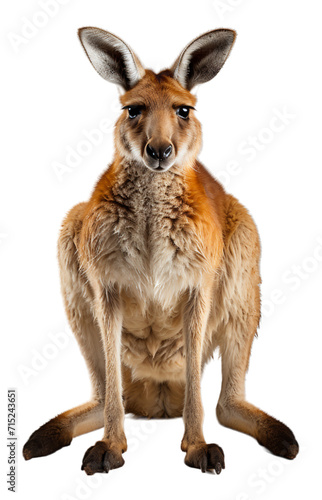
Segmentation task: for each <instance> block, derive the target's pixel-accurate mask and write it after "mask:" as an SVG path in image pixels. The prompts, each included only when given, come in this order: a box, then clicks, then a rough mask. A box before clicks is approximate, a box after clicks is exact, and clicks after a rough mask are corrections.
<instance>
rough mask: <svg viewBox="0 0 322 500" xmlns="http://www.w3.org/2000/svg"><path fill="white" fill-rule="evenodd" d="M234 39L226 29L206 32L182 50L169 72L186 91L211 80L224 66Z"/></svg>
mask: <svg viewBox="0 0 322 500" xmlns="http://www.w3.org/2000/svg"><path fill="white" fill-rule="evenodd" d="M235 38H236V32H235V31H233V30H228V29H218V30H213V31H208V32H207V33H204V34H203V35H201V36H199V37H198V38H195V40H193V41H192V42H191V43H189V45H187V47H185V48H184V49H183V51H182V52H181V54H180V56H179V57H178V59H177V60H176V61H175V63H174V65H173V66H172V68H171V70H172V72H173V76H174V78H175V79H176V80H177V81H178V82H179V83H180V84H181V85H182V86H183V87H184V88H186V89H187V90H191V89H192V88H193V87H194V86H195V85H198V84H199V83H205V82H208V81H209V80H211V79H212V78H213V77H214V76H216V74H217V73H218V71H219V70H220V69H221V68H222V66H223V65H224V62H225V61H226V59H227V57H228V55H229V53H230V51H231V48H232V46H233V44H234V41H235Z"/></svg>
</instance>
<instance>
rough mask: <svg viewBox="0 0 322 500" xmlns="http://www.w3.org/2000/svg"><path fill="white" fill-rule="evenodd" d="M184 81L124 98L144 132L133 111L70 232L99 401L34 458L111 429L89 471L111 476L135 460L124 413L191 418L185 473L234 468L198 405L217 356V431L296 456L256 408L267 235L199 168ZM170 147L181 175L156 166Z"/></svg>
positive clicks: (74, 305)
mask: <svg viewBox="0 0 322 500" xmlns="http://www.w3.org/2000/svg"><path fill="white" fill-rule="evenodd" d="M135 60H136V62H137V64H139V62H138V59H137V58H135ZM173 74H174V72H173V70H167V71H163V72H161V73H159V74H154V73H153V72H152V71H150V70H147V71H146V72H145V74H144V76H143V77H142V78H141V79H140V80H139V82H138V83H136V84H135V85H134V86H133V87H132V88H130V90H127V91H126V92H125V94H124V95H123V96H122V97H121V103H122V105H123V106H134V105H140V106H142V107H144V108H143V111H142V113H141V115H140V116H139V117H138V118H134V120H130V119H129V118H128V111H127V109H125V110H124V111H123V112H122V114H121V116H120V118H119V120H118V121H117V123H116V127H115V158H114V161H113V163H112V164H111V165H110V167H109V168H108V170H107V171H106V172H104V174H103V175H102V176H101V178H100V179H99V181H98V182H97V184H96V186H95V189H94V191H93V193H92V195H91V198H90V199H89V201H88V202H87V203H81V204H79V205H77V206H76V207H74V208H73V209H72V210H71V211H70V212H69V214H68V215H67V217H66V219H65V221H64V223H63V226H62V230H61V234H60V238H59V243H58V257H59V265H60V273H61V285H62V293H63V298H64V303H65V308H66V313H67V316H68V319H69V322H70V325H71V328H72V330H73V332H74V334H75V336H76V338H77V340H78V342H79V344H80V347H81V350H82V353H83V355H84V357H85V360H86V363H87V365H88V369H89V372H90V374H91V378H92V383H93V394H92V400H91V401H90V402H89V403H87V404H85V405H82V406H80V407H78V408H75V409H73V410H69V411H68V412H65V413H64V414H62V415H60V416H58V417H56V418H55V419H53V420H52V421H50V422H49V423H48V424H45V426H43V427H41V428H40V429H39V430H38V431H36V432H35V433H34V434H33V435H32V436H31V437H30V440H29V441H28V443H26V445H25V448H24V456H25V458H26V459H29V458H32V457H34V456H40V455H46V454H49V453H52V452H54V451H56V449H58V448H60V447H61V446H65V445H67V444H69V443H70V441H71V439H72V437H75V436H77V435H79V434H82V433H85V432H89V431H91V430H93V429H97V428H99V427H101V426H103V425H104V436H103V440H102V441H99V442H98V443H96V445H95V446H94V447H91V448H90V449H89V450H88V452H87V453H86V454H85V457H84V461H83V468H84V470H85V471H86V472H87V473H88V474H93V473H94V472H102V471H108V470H109V469H111V468H116V467H119V466H121V465H123V462H124V461H123V458H122V453H123V452H124V451H125V450H126V438H125V435H124V430H123V418H124V411H125V412H131V413H134V414H136V415H140V416H145V417H150V418H151V417H177V416H181V415H183V417H184V421H185V433H184V437H183V440H182V449H183V450H184V451H186V460H185V461H186V464H187V465H189V466H192V467H197V468H200V469H201V470H202V471H205V470H207V469H215V470H216V471H217V472H218V473H219V472H220V471H221V469H222V468H224V466H225V464H224V456H223V452H222V450H221V448H220V447H219V446H217V445H214V444H211V445H207V444H206V443H205V440H204V437H203V432H202V420H203V409H202V403H201V396H200V380H201V375H202V371H203V368H204V366H205V364H206V362H207V361H208V360H209V359H210V358H211V356H212V354H213V351H214V350H215V349H216V348H219V350H220V354H221V357H222V375H223V381H222V390H221V394H220V398H219V402H218V406H217V416H218V419H219V421H220V422H221V423H222V424H223V425H225V426H228V427H231V428H233V429H237V430H239V431H241V432H245V433H247V434H250V435H251V436H253V437H255V438H256V439H257V440H258V441H259V442H260V443H261V444H263V445H264V446H266V447H267V448H269V449H270V450H271V451H272V452H273V453H275V454H277V455H281V456H285V457H286V458H293V457H294V456H295V455H296V453H297V450H298V445H297V443H296V440H295V438H294V436H293V434H292V432H291V431H290V430H289V429H288V428H287V427H286V426H285V425H284V424H282V423H280V422H278V421H277V420H275V419H273V418H272V417H270V416H269V415H267V414H265V413H264V412H262V411H261V410H259V409H257V408H256V407H254V406H252V405H251V404H249V403H247V402H246V401H245V391H244V380H245V373H246V371H247V368H248V362H249V356H250V350H251V345H252V341H253V338H254V336H255V335H256V331H257V327H258V323H259V318H260V291H259V286H260V275H259V259H260V243H259V237H258V233H257V229H256V226H255V224H254V222H253V220H252V218H251V216H250V215H249V213H248V212H247V210H246V209H245V208H244V207H243V206H242V205H241V204H240V203H239V202H238V201H237V200H236V199H235V198H233V197H232V196H231V195H228V194H226V193H225V191H224V189H223V187H222V186H221V185H220V184H219V183H218V182H217V181H216V180H215V179H213V177H212V176H211V175H210V174H209V172H208V171H207V170H206V169H205V168H204V167H203V166H202V165H201V164H200V163H199V162H198V161H197V159H196V157H197V154H198V152H199V149H200V144H201V126H200V123H199V121H198V120H197V118H196V116H195V113H194V111H193V110H192V109H191V111H190V115H189V120H182V119H181V118H179V117H178V116H177V114H176V112H175V110H176V109H177V108H178V107H179V106H183V105H184V106H194V105H195V101H196V98H195V96H193V95H192V94H191V93H190V92H189V91H188V90H186V89H185V88H183V87H182V85H181V84H180V83H178V81H176V80H175V79H174V78H173ZM126 85H129V84H128V81H127V83H126ZM169 142H170V143H171V144H172V146H173V153H172V156H173V157H174V160H173V165H172V166H171V168H168V169H167V170H166V171H164V172H162V173H158V172H155V171H152V170H151V169H150V168H147V167H146V166H145V165H144V161H145V160H144V155H145V154H146V146H147V144H153V145H154V146H153V147H155V148H157V147H158V145H159V144H164V143H169ZM156 144H157V145H156ZM142 159H143V161H142ZM146 161H147V160H146ZM52 436H54V437H55V444H53V439H52ZM57 436H58V438H57V439H56V437H57Z"/></svg>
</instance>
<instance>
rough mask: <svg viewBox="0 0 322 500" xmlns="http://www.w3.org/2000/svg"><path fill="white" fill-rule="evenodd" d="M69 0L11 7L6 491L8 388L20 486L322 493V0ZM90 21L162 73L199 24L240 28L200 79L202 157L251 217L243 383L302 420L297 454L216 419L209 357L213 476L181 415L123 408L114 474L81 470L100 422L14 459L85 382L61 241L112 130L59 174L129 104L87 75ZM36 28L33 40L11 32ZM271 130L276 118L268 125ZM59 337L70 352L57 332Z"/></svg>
mask: <svg viewBox="0 0 322 500" xmlns="http://www.w3.org/2000/svg"><path fill="white" fill-rule="evenodd" d="M44 3H46V2H45V0H44ZM61 3H63V2H61ZM64 3H65V5H59V6H58V3H57V2H56V10H55V8H54V7H52V9H53V10H52V13H51V17H48V15H46V14H44V12H45V8H44V7H42V6H41V2H40V1H36V0H24V1H22V0H19V1H18V0H17V1H15V2H7V3H6V6H5V7H4V6H3V7H2V15H1V24H2V41H3V44H2V49H1V50H2V53H1V70H2V77H1V86H2V91H1V101H2V102H1V117H2V125H1V126H2V130H1V138H2V140H3V144H2V148H1V153H2V154H1V174H2V182H1V188H0V189H1V197H0V199H1V212H0V235H1V236H0V258H1V266H2V268H1V285H2V287H1V298H0V299H1V307H2V313H1V321H2V329H1V333H2V338H3V339H4V340H5V350H2V361H1V366H2V377H1V383H2V385H3V388H2V391H1V401H2V403H1V405H2V413H1V422H0V424H1V433H2V438H1V467H0V470H1V488H2V490H3V491H4V493H5V495H8V498H9V496H10V495H11V496H12V494H11V493H10V492H7V491H6V484H5V481H6V477H5V474H6V472H7V470H8V465H7V448H6V411H5V407H6V391H7V389H8V388H11V387H15V388H16V389H17V395H18V422H17V433H18V449H17V454H18V455H17V456H18V482H17V491H18V492H17V493H16V497H17V498H21V499H27V498H32V499H35V500H38V499H43V498H46V499H59V500H66V499H69V500H70V499H76V498H77V499H87V498H91V499H101V498H102V499H103V498H114V496H115V495H118V496H119V497H120V498H140V499H150V498H153V499H161V498H162V499H166V498H177V496H178V495H181V496H182V497H183V498H188V499H194V498H196V497H197V498H201V497H202V496H207V498H218V499H222V500H242V499H243V500H248V499H252V500H253V499H254V500H257V499H261V500H264V499H271V498H274V500H279V499H284V498H292V499H299V498H307V497H308V496H310V494H311V496H313V497H314V498H317V496H316V495H317V494H318V493H317V492H318V491H320V487H319V486H318V483H319V476H320V464H319V461H320V457H321V433H320V418H319V416H320V394H321V386H320V382H321V371H320V366H319V365H320V359H321V346H322V344H321V289H320V286H319V284H320V280H321V268H322V227H321V208H322V207H321V205H322V202H321V112H322V109H321V88H322V81H321V68H320V67H321V64H320V63H321V34H320V19H321V8H320V5H319V2H318V1H313V0H311V1H306V2H303V1H302V2H299V1H295V0H284V1H283V2H281V1H280V0H261V1H255V0H222V1H221V2H220V1H216V0H215V1H211V0H209V1H208V0H198V1H187V0H185V1H184V0H178V1H174V0H162V2H160V3H159V2H152V1H151V0H150V1H146V0H136V1H130V0H123V1H121V0H120V1H119V2H117V1H116V0H115V1H113V2H108V1H102V0H92V1H87V2H86V1H84V0H78V1H76V0H69V1H65V2H64ZM40 24H42V27H40ZM27 25H28V28H27V27H26V26H27ZM37 26H38V28H37ZM81 26H98V27H101V28H103V29H107V30H109V31H111V32H113V33H115V34H117V35H118V36H120V37H122V38H123V39H124V40H125V41H126V42H128V43H129V44H130V45H131V46H132V48H133V49H134V50H135V51H136V52H137V54H138V55H139V57H140V59H141V61H142V62H143V63H144V64H145V65H146V66H147V67H151V68H153V69H155V70H160V69H162V68H164V67H166V66H168V65H170V64H171V63H172V62H173V61H174V59H175V58H176V57H177V55H178V53H179V52H180V51H181V49H182V48H183V47H184V46H185V45H186V44H187V43H188V42H189V41H190V40H191V39H192V38H194V37H195V36H197V35H199V34H201V33H202V32H204V31H207V30H209V29H214V28H218V27H230V28H234V29H236V30H237V32H238V38H237V42H236V44H235V47H234V49H233V51H232V53H231V56H230V57H229V59H228V61H227V63H226V65H225V67H224V68H223V70H222V71H221V72H220V73H219V75H218V76H217V77H216V78H215V79H214V80H213V81H212V82H210V83H207V84H205V85H204V86H202V87H200V88H199V89H198V104H197V110H198V117H199V119H200V121H201V123H202V125H203V134H204V146H203V150H202V153H201V160H202V161H203V162H204V163H205V165H206V166H207V167H208V168H209V169H210V171H211V172H212V173H213V174H214V175H218V178H219V179H221V180H222V181H223V182H224V184H225V186H226V189H227V190H228V191H229V192H231V193H232V194H234V195H235V196H236V197H238V198H239V199H240V201H241V202H242V203H243V204H244V205H246V206H247V207H248V209H249V210H250V212H251V214H252V215H253V217H254V219H255V221H256V223H257V225H258V228H259V232H260V236H261V241H262V265H261V269H262V278H263V285H262V297H263V305H264V312H263V318H262V322H261V327H260V330H259V336H258V339H256V340H255V342H254V346H253V350H252V357H251V363H250V370H249V373H248V377H247V396H248V399H249V401H251V402H252V403H254V404H257V405H258V406H259V407H261V408H262V409H264V410H266V411H268V412H269V413H271V414H272V415H274V416H276V417H277V418H279V419H281V420H282V421H284V422H285V423H286V424H287V425H289V426H290V427H291V428H292V430H293V431H294V433H295V435H296V437H297V439H298V441H299V443H300V447H301V450H300V454H299V456H298V457H297V458H296V459H295V460H294V461H292V462H289V461H286V460H283V459H279V458H276V457H274V456H273V455H271V454H269V453H268V452H266V451H265V450H264V449H263V448H262V447H260V446H259V445H258V444H257V443H256V441H255V440H253V439H252V438H250V437H248V436H245V435H243V434H240V433H237V432H234V431H232V430H229V429H225V428H223V427H221V426H220V425H219V424H218V422H217V420H216V416H215V407H216V402H217V399H218V395H219V390H220V381H221V376H220V363H219V360H218V359H217V355H215V356H214V360H213V362H212V363H210V364H209V366H208V367H207V369H206V371H205V374H204V377H203V382H202V391H203V402H204V408H205V436H206V439H207V441H208V442H216V443H218V444H219V445H221V446H222V447H223V449H224V451H225V456H226V470H224V471H223V472H222V474H221V475H220V476H216V475H214V474H209V473H207V474H201V473H200V472H199V471H198V470H193V469H190V468H188V467H186V466H185V465H184V464H183V458H184V455H183V453H182V452H181V451H180V441H181V437H182V433H183V424H182V421H181V419H175V420H168V421H158V420H156V421H150V422H144V421H143V422H142V421H141V420H137V419H134V418H132V417H129V416H127V417H126V431H127V434H128V438H129V445H130V446H129V450H128V452H127V453H126V455H125V461H126V463H125V466H124V467H123V468H121V469H118V470H116V471H111V473H109V474H108V475H104V476H102V475H95V476H93V478H92V479H89V478H88V477H87V476H86V475H85V473H83V472H82V471H81V470H80V465H81V461H82V457H83V454H84V452H85V450H86V449H87V448H88V447H89V446H90V445H92V444H94V442H95V441H96V440H98V439H100V438H101V436H102V431H97V432H95V433H91V434H87V435H85V436H82V437H79V438H77V439H75V440H74V442H73V443H72V445H71V446H70V447H68V448H64V449H63V450H60V451H59V452H57V453H56V454H54V455H51V456H49V457H45V458H41V459H35V460H31V461H29V462H25V461H24V460H23V459H22V454H21V450H22V446H23V444H24V442H25V441H26V440H27V438H28V437H29V435H30V434H31V432H32V431H34V430H35V429H36V428H38V427H39V426H40V425H41V424H43V423H44V422H45V421H47V420H48V419H50V418H52V417H53V416H55V415H56V414H57V413H59V412H61V411H64V410H66V409H68V408H70V407H72V406H75V405H77V404H79V403H81V402H84V401H86V400H87V398H88V396H89V394H90V386H89V381H88V376H87V372H86V368H85V364H84V362H83V360H82V358H81V355H80V352H79V350H78V347H77V345H76V341H75V340H74V339H73V338H72V337H70V336H69V335H68V334H67V333H66V331H67V327H66V318H65V314H64V310H63V305H62V300H61V297H60V289H59V277H58V265H57V262H56V241H57V235H58V231H59V227H60V224H61V221H62V219H63V217H64V215H65V214H66V212H67V211H68V210H69V209H70V208H71V207H72V206H73V205H74V204H75V203H78V202H80V201H83V200H86V199H88V197H89V195H90V192H91V190H92V188H93V185H94V183H95V181H96V180H97V178H98V176H99V174H100V173H101V172H102V171H103V170H104V169H105V167H106V165H107V164H108V163H109V162H110V161H111V159H112V155H113V142H112V140H113V138H112V133H111V128H110V130H109V131H107V132H104V134H103V135H104V138H102V140H101V141H100V143H99V144H97V145H96V146H91V147H90V149H91V151H89V154H88V155H87V156H84V155H83V156H82V157H80V158H79V164H78V165H76V166H74V168H73V169H71V170H70V171H68V172H65V173H64V174H63V176H62V177H61V180H59V179H58V177H57V174H56V173H55V170H54V165H57V162H58V163H60V164H65V165H66V155H67V152H68V151H70V148H73V149H74V150H75V149H76V148H77V147H78V148H81V147H82V145H81V143H82V141H83V140H84V139H85V135H86V133H88V132H90V131H92V132H93V130H94V129H97V128H98V127H99V126H100V123H101V120H102V118H106V119H109V120H111V121H112V122H114V120H115V118H116V117H117V115H118V113H119V107H120V106H119V104H118V94H117V89H116V88H115V87H114V86H113V85H112V84H109V83H107V82H105V81H104V80H103V79H101V78H100V77H99V76H98V75H97V74H96V73H95V71H94V70H93V68H92V67H91V65H90V63H89V62H88V60H87V59H86V57H85V55H84V53H83V50H82V48H81V46H80V44H79V41H78V39H77V36H76V30H77V28H79V27H81ZM26 33H27V35H28V37H29V39H28V38H26V36H25V37H24V41H23V39H22V38H20V39H19V38H18V37H19V36H20V37H23V36H24V35H26ZM276 113H284V115H285V113H286V116H288V118H284V122H285V123H284V124H283V122H282V121H277V122H276V120H275V121H274V120H273V121H272V119H273V117H274V116H276ZM278 124H279V127H278V128H279V129H280V130H279V131H277V130H276V125H278ZM272 125H273V128H274V130H273V131H270V130H268V129H269V128H270V127H272ZM84 131H85V133H84ZM252 137H255V138H256V137H257V139H256V140H257V145H258V146H257V149H256V148H255V149H254V147H252V148H253V149H252V153H251V152H250V151H248V153H246V152H245V148H246V147H249V146H247V144H248V143H249V141H252V140H253V139H252ZM98 142H99V140H98ZM83 147H85V146H84V144H83ZM231 162H234V164H232V163H231ZM232 165H234V169H232ZM319 238H320V239H319ZM294 266H297V267H294ZM298 274H299V275H300V276H297V277H296V275H298ZM55 336H56V341H57V339H58V338H59V339H60V343H61V346H60V347H56V348H55V346H54V344H53V340H52V339H53V338H55ZM49 357H51V359H49ZM314 491H315V494H314V493H313V492H314ZM310 492H311V493H310ZM2 498H4V496H2ZM5 498H7V496H5ZM10 498H11V497H10Z"/></svg>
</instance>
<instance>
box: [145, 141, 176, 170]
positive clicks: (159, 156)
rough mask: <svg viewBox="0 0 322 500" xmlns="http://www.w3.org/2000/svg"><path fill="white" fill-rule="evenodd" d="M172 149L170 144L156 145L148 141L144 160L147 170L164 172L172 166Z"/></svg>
mask: <svg viewBox="0 0 322 500" xmlns="http://www.w3.org/2000/svg"><path fill="white" fill-rule="evenodd" d="M173 151H174V148H173V146H172V144H171V143H169V142H163V143H159V144H158V143H156V142H153V141H150V142H148V143H147V145H146V146H145V151H144V156H145V158H144V160H145V164H146V166H147V167H148V168H150V169H152V170H158V171H165V170H168V168H170V167H171V165H172V164H173V158H172V157H173V156H174V155H173Z"/></svg>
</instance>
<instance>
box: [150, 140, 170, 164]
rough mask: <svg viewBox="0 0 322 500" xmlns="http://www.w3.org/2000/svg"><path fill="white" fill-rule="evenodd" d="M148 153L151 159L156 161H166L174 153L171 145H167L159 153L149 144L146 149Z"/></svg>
mask: <svg viewBox="0 0 322 500" xmlns="http://www.w3.org/2000/svg"><path fill="white" fill-rule="evenodd" d="M146 152H147V154H148V155H149V156H151V158H153V159H154V160H160V161H162V160H166V159H167V158H169V156H170V155H171V153H172V146H171V144H166V145H165V146H161V147H159V149H158V151H156V150H155V149H154V148H153V147H152V146H151V144H148V145H147V147H146Z"/></svg>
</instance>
